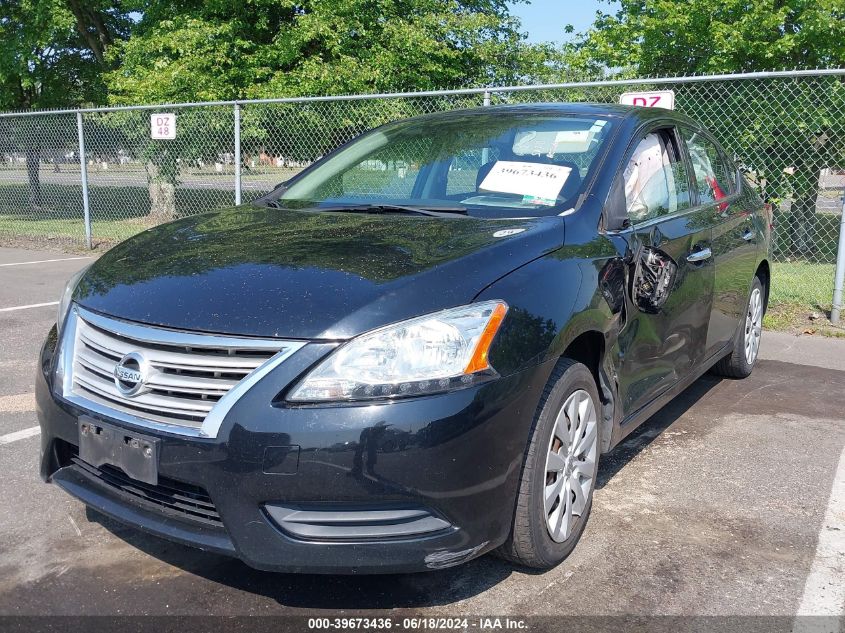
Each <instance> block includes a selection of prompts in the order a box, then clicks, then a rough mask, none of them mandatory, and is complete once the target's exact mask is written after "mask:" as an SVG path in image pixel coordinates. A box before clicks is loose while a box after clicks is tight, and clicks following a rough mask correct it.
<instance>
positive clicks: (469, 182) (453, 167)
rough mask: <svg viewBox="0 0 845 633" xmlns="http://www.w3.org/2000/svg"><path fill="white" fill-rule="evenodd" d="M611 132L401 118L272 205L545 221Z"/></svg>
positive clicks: (565, 200)
mask: <svg viewBox="0 0 845 633" xmlns="http://www.w3.org/2000/svg"><path fill="white" fill-rule="evenodd" d="M611 125H612V123H611V122H610V121H609V120H607V119H602V118H594V117H593V118H591V117H586V116H583V115H582V116H566V115H563V116H560V115H558V116H548V115H541V116H538V115H530V116H528V115H522V114H516V115H515V114H503V113H490V114H486V113H485V114H466V115H464V116H453V117H449V118H444V119H442V120H439V119H436V118H429V119H417V120H408V121H400V122H398V123H393V124H390V125H387V126H384V127H381V128H379V129H377V130H375V131H373V132H370V133H368V134H365V135H364V136H362V137H360V138H359V139H357V140H356V141H354V142H352V143H350V144H349V145H348V146H347V147H345V148H344V149H342V150H341V151H339V152H338V153H336V154H334V155H333V156H331V157H330V158H328V159H327V160H325V161H324V162H322V163H321V164H319V165H317V166H316V167H315V168H314V169H312V170H310V171H308V172H306V173H305V174H303V175H302V176H301V177H299V178H297V179H295V180H294V181H293V182H292V183H291V184H290V186H289V187H288V188H287V189H285V190H283V191H282V192H281V193H279V192H277V194H276V196H275V197H274V198H273V200H272V202H273V204H275V205H278V206H282V207H289V208H305V207H308V208H317V209H320V208H340V207H343V206H345V205H348V206H352V207H355V208H357V209H366V208H368V207H371V208H374V209H375V208H380V209H383V210H389V209H390V207H391V205H401V206H402V207H405V210H406V211H407V208H408V207H416V208H420V209H429V210H434V211H437V210H443V211H446V212H456V211H459V212H462V213H466V214H468V215H473V216H479V217H493V218H495V217H527V216H540V215H551V214H554V213H559V212H560V207H561V206H562V205H564V206H565V208H568V206H572V204H574V202H575V200H576V199H577V197H578V195H580V194H581V193H582V191H583V188H584V186H585V183H586V181H587V177H588V174H589V172H590V170H591V168H592V167H593V165H594V164H595V163H596V162H597V161H596V157H597V156H598V155H599V153H600V152H601V151H602V150H603V147H604V145H605V144H606V143H605V141H606V139H607V137H608V136H609V130H610V128H611ZM393 210H394V211H395V210H397V209H396V208H394V209H393Z"/></svg>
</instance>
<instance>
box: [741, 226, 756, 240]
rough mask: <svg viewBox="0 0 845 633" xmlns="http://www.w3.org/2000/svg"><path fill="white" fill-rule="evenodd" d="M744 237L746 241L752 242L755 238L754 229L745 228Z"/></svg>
mask: <svg viewBox="0 0 845 633" xmlns="http://www.w3.org/2000/svg"><path fill="white" fill-rule="evenodd" d="M742 239H744V240H745V241H746V242H750V241H751V240H753V239H754V231H752V230H751V229H745V233H743V234H742Z"/></svg>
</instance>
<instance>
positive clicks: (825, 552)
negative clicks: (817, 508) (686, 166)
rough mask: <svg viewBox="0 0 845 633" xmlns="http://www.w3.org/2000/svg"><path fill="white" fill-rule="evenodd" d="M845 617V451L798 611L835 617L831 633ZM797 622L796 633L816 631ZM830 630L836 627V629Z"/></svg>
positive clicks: (808, 624)
mask: <svg viewBox="0 0 845 633" xmlns="http://www.w3.org/2000/svg"><path fill="white" fill-rule="evenodd" d="M843 613H845V449H843V451H842V455H841V456H840V458H839V465H838V466H837V468H836V474H835V475H834V478H833V489H832V490H831V491H830V501H828V504H827V510H826V511H825V515H824V520H823V521H822V528H821V531H820V532H819V542H818V544H817V545H816V556H815V558H814V559H813V565H812V567H810V575H809V576H807V582H806V583H805V584H804V595H803V596H802V598H801V605H800V606H799V607H798V615H799V616H835V617H834V618H832V621H833V624H832V623H831V622H824V623H820V622H816V623H815V624H816V625H821V624H824V625H826V626H827V628H826V630H827V631H829V632H832V631H838V630H839V626H838V625H836V624H835V623H836V621H837V620H839V619H840V618H841V617H842V615H843ZM804 625H805V626H802V622H801V621H800V620H799V621H796V626H795V627H794V628H793V631H804V630H815V629H813V626H812V624H811V623H810V622H805V623H804ZM830 626H834V628H833V629H831V628H830Z"/></svg>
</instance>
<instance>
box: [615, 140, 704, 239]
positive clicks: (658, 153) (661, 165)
mask: <svg viewBox="0 0 845 633" xmlns="http://www.w3.org/2000/svg"><path fill="white" fill-rule="evenodd" d="M680 157H681V154H680V152H679V151H678V147H677V143H676V141H675V136H674V134H672V132H671V130H659V131H657V132H652V133H651V134H648V135H647V136H646V137H645V138H643V140H642V141H640V142H639V144H638V145H637V147H636V149H634V153H633V154H632V155H631V158H630V160H629V161H628V164H627V165H626V167H625V171H624V172H623V178H624V180H625V203H626V208H627V210H628V219H629V220H630V221H631V222H632V223H634V224H636V223H637V222H644V221H646V220H651V219H653V218H658V217H661V216H664V215H670V214H672V213H676V212H678V211H683V210H684V209H688V208H689V207H690V195H689V178H688V176H687V170H686V168H685V166H684V163H683V161H682V160H681V158H680Z"/></svg>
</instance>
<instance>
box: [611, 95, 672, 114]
mask: <svg viewBox="0 0 845 633" xmlns="http://www.w3.org/2000/svg"><path fill="white" fill-rule="evenodd" d="M619 103H621V104H622V105H632V106H642V107H645V108H666V109H667V110H674V109H675V91H674V90H655V91H653V92H626V93H625V94H623V95H622V96H621V97H619Z"/></svg>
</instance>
